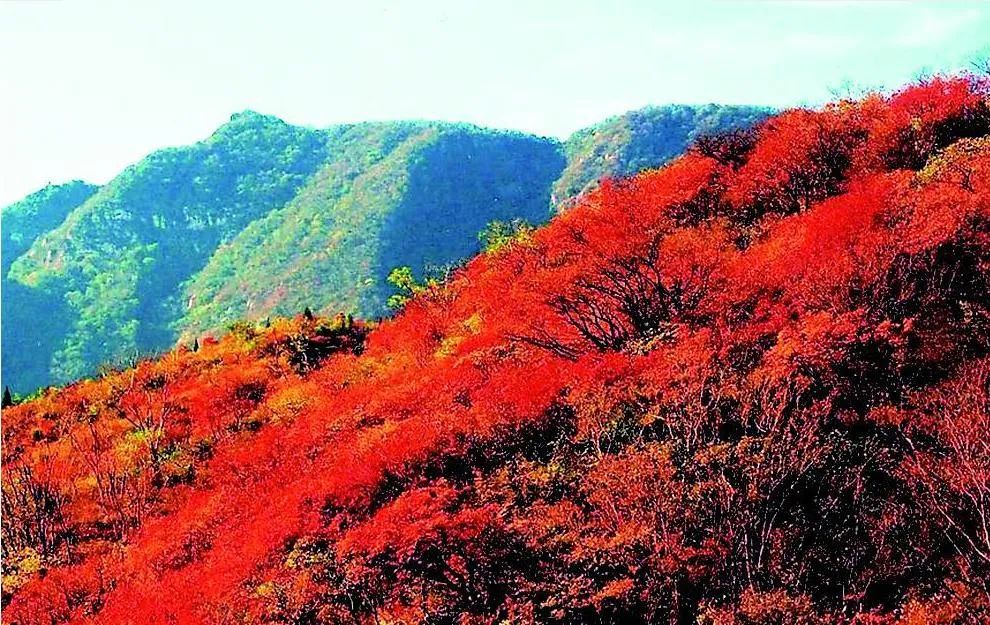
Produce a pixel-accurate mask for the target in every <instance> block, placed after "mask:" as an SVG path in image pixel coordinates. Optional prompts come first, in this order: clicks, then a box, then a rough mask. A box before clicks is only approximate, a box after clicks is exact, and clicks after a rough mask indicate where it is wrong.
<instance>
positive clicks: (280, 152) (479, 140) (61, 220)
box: [2, 106, 765, 392]
mask: <svg viewBox="0 0 990 625" xmlns="http://www.w3.org/2000/svg"><path fill="white" fill-rule="evenodd" d="M764 114H765V111H763V110H762V109H756V108H751V107H719V106H705V107H696V108H693V107H680V106H677V107H659V108H649V109H644V110H642V111H636V112H632V113H628V114H626V115H623V116H621V117H617V118H613V119H610V120H608V121H606V122H603V123H602V124H599V125H596V126H594V127H593V128H590V129H587V130H583V131H580V132H578V133H575V135H574V136H572V137H571V138H570V139H568V140H567V142H565V143H561V142H558V141H555V140H552V139H546V138H539V137H534V136H530V135H524V134H521V133H514V132H503V131H492V130H487V129H482V128H478V127H475V126H470V125H465V124H448V123H440V122H387V123H386V122H383V123H363V124H352V125H342V126H335V127H332V128H329V129H324V130H316V129H310V128H301V127H296V126H291V125H289V124H286V123H284V122H282V121H281V120H278V119H277V118H274V117H270V116H265V115H259V114H257V113H252V112H245V113H239V114H237V115H234V116H233V117H232V118H231V120H230V122H229V123H227V124H225V125H223V126H222V127H221V128H219V129H218V130H217V131H216V132H215V133H214V134H213V135H212V136H211V137H209V138H208V139H206V140H204V141H202V142H199V143H197V144H194V145H191V146H186V147H180V148H171V149H166V150H161V151H158V152H155V153H153V154H151V155H150V156H148V157H147V158H145V159H144V160H142V161H140V162H138V163H136V164H135V165H132V166H131V167H128V168H127V169H126V170H124V171H123V172H122V173H121V174H120V175H119V176H117V177H116V178H115V179H113V180H112V181H110V182H109V183H108V184H106V185H105V186H103V187H100V188H98V189H97V188H96V187H93V186H91V185H85V184H84V183H70V184H69V185H63V186H60V187H48V188H46V189H45V190H43V191H40V192H38V193H36V194H33V195H31V196H29V197H28V198H25V199H24V200H22V201H21V202H18V203H17V204H14V205H12V206H10V207H7V208H6V209H4V211H3V271H4V273H3V276H4V280H3V291H4V292H3V301H2V303H3V321H4V323H3V377H4V382H5V383H7V384H10V385H11V387H12V388H14V389H15V391H19V392H26V391H30V390H33V389H34V388H37V387H38V386H41V385H45V384H50V383H54V382H65V381H68V380H71V379H74V378H77V377H80V376H83V375H88V374H90V373H92V372H93V371H94V370H95V369H96V367H97V366H98V365H100V364H102V363H116V362H119V361H121V360H124V359H128V358H131V357H133V356H135V355H137V354H142V353H146V352H150V351H155V350H159V349H163V348H166V347H169V346H171V345H172V344H174V342H175V341H176V340H178V339H179V338H180V337H181V338H183V339H189V338H190V337H192V336H194V335H199V334H202V333H204V332H211V331H215V330H218V329H221V328H223V327H224V326H225V325H227V324H229V323H230V322H232V321H235V320H238V319H241V318H264V317H266V316H268V315H272V314H291V313H293V312H296V311H298V310H300V309H302V308H303V307H305V306H310V307H311V308H313V309H314V310H323V311H327V312H332V311H336V310H343V311H348V312H352V313H355V314H358V315H362V316H380V315H383V314H385V312H386V307H385V301H386V299H387V298H388V295H389V293H390V289H389V288H388V286H387V284H386V281H385V278H386V276H387V275H388V273H389V271H390V270H391V269H392V268H394V267H396V266H402V265H408V266H410V267H411V268H412V269H413V272H414V273H415V274H417V275H419V276H421V275H422V274H423V272H424V271H425V270H426V269H427V268H429V267H431V266H434V267H439V266H444V265H449V264H451V263H456V262H458V261H460V260H461V259H464V258H466V257H468V256H470V255H471V254H473V253H475V252H476V251H477V250H478V246H479V242H478V237H477V234H478V232H479V231H480V230H482V229H483V228H484V227H485V226H486V224H488V223H489V222H492V221H510V220H520V219H521V220H524V221H528V222H530V223H539V222H542V221H544V220H546V219H547V218H548V217H549V216H550V214H551V212H552V207H557V208H560V207H564V206H566V205H567V204H568V200H569V199H570V198H572V197H574V196H576V195H578V194H580V193H582V192H584V191H586V190H587V189H588V188H590V187H592V186H593V185H594V183H595V182H596V181H597V180H598V179H599V178H601V177H605V176H608V177H614V176H622V175H625V174H627V173H631V172H633V171H638V170H639V169H643V168H646V167H654V166H657V165H660V164H662V163H663V162H665V161H667V160H669V159H670V158H672V157H673V156H675V155H676V154H678V153H680V152H681V151H683V150H684V148H685V147H686V146H687V145H688V143H689V142H690V141H691V140H692V139H693V138H694V137H696V136H697V135H699V134H703V133H708V132H712V131H716V130H719V129H724V128H727V127H730V126H736V125H741V124H747V123H751V122H752V121H754V120H755V119H758V118H759V117H761V116H762V115H764Z"/></svg>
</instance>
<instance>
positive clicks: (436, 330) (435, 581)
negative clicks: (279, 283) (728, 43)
mask: <svg viewBox="0 0 990 625" xmlns="http://www.w3.org/2000/svg"><path fill="white" fill-rule="evenodd" d="M988 232H990V93H988V91H987V89H986V82H985V81H980V80H978V79H975V78H974V79H969V78H951V79H950V78H934V79H930V80H928V81H927V82H924V83H921V84H918V85H915V86H911V87H909V88H906V89H904V90H902V91H899V92H897V93H893V94H890V95H886V96H880V95H874V96H869V97H867V98H866V99H864V100H862V101H858V102H841V103H837V104H835V105H830V106H826V107H824V108H823V109H821V110H814V111H812V110H791V111H785V112H783V113H780V114H779V115H776V116H774V117H773V118H771V119H769V120H768V121H766V122H765V123H764V124H762V125H761V126H760V128H759V129H758V130H756V131H752V132H735V133H730V134H727V135H724V136H722V137H720V138H715V139H712V138H709V139H707V140H705V141H703V142H701V143H699V144H698V146H697V147H696V148H694V149H693V150H691V151H690V152H689V153H688V154H686V155H685V156H683V157H681V158H679V159H677V160H675V161H674V162H673V163H671V164H669V165H668V166H666V167H663V168H661V169H657V170H651V171H647V172H644V173H641V174H639V175H637V176H635V177H633V178H631V179H628V180H625V181H621V182H609V183H606V184H604V185H602V186H601V188H599V189H598V190H596V191H594V192H592V193H591V194H589V195H587V196H585V197H583V198H582V199H581V200H580V202H579V203H578V204H577V205H576V206H574V207H573V208H572V209H570V210H568V211H565V212H563V213H561V214H560V215H558V216H556V217H555V218H553V219H552V220H551V221H550V222H549V223H548V224H547V225H546V226H544V227H542V228H539V229H537V230H536V231H524V232H522V234H520V235H519V236H517V237H515V238H514V239H512V240H510V241H508V242H504V243H503V244H502V245H500V246H498V247H497V249H492V250H490V251H486V252H485V253H483V254H480V255H479V256H477V257H475V258H474V259H473V260H471V261H470V262H468V263H467V264H466V265H465V266H464V267H462V268H460V269H458V270H456V271H454V272H453V273H452V275H451V276H450V277H449V279H448V280H447V281H446V282H445V283H442V284H440V283H435V284H431V285H428V286H426V287H424V288H423V289H421V290H420V291H419V293H418V295H417V296H415V297H414V298H413V299H411V300H410V301H408V302H407V303H406V305H405V307H404V308H403V310H402V311H401V312H400V313H399V314H398V315H397V316H395V317H394V318H392V319H389V320H386V321H384V322H382V323H381V324H377V325H373V326H369V325H365V324H362V323H361V322H359V321H352V320H350V319H348V318H347V317H346V316H343V315H339V316H336V317H334V318H332V319H328V318H321V317H319V316H312V315H308V316H304V315H300V316H298V317H296V318H295V319H288V320H286V319H274V320H272V321H271V322H270V323H259V324H250V323H245V324H238V325H237V326H235V327H234V329H233V331H232V332H231V333H229V334H228V335H226V336H224V337H222V338H221V339H220V340H219V341H217V340H212V339H211V340H204V341H202V342H201V343H200V344H199V345H198V346H197V347H196V349H190V348H188V347H185V346H183V347H179V348H177V349H176V350H175V351H173V352H170V353H169V354H167V355H165V356H164V357H162V358H160V359H157V360H145V361H142V362H140V363H138V364H137V366H136V367H134V368H131V369H126V370H122V371H115V372H108V373H106V374H105V375H104V376H102V377H101V378H99V379H93V380H85V381H80V382H78V383H76V384H73V385H71V386H68V387H66V388H64V389H61V390H50V391H48V392H46V393H44V394H43V395H42V396H40V397H38V398H37V399H35V400H32V401H30V402H26V403H23V404H21V405H17V406H14V407H12V408H7V409H5V410H4V412H3V420H4V434H5V436H4V444H3V469H4V474H5V477H6V479H5V480H4V483H3V497H4V499H3V505H4V521H5V522H4V525H3V532H4V533H3V539H4V554H5V555H4V575H5V577H4V586H3V591H4V599H3V605H4V608H3V619H4V622H5V623H11V624H12V625H14V624H27V623H37V622H46V623H90V624H99V623H113V624H129V623H146V624H156V623H221V622H235V621H236V622H239V623H324V622H327V623H334V622H354V623H382V622H395V623H399V622H402V623H501V622H509V623H514V622H529V623H551V624H565V623H617V622H623V623H636V624H645V623H656V622H667V623H674V624H677V625H691V624H697V623H712V624H714V623H726V624H740V625H741V624H745V625H753V624H760V625H768V624H771V623H773V624H780V623H791V624H797V623H801V624H811V625H818V624H823V625H824V624H825V623H836V622H840V623H871V624H878V625H904V624H906V623H940V624H949V623H981V622H987V621H988V620H990V600H988V596H990V595H988V593H990V587H988V585H987V580H990V561H988V559H987V557H986V554H987V553H990V539H988V537H987V532H986V524H985V519H987V518H990V501H988V498H987V493H988V492H990V490H988V489H990V464H988V454H987V453H986V441H987V440H988V437H990V409H988V407H990V302H988V301H987V297H986V293H987V292H988V289H990V237H988ZM7 476H9V477H7Z"/></svg>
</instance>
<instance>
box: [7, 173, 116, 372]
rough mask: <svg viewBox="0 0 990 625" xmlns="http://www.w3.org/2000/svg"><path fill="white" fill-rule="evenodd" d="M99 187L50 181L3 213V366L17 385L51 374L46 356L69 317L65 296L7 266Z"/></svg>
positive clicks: (49, 356) (49, 355) (80, 182)
mask: <svg viewBox="0 0 990 625" xmlns="http://www.w3.org/2000/svg"><path fill="white" fill-rule="evenodd" d="M96 190H97V187H96V186H95V185H90V184H87V183H85V182H82V181H79V180H76V181H73V182H69V183H67V184H62V185H49V186H47V187H45V188H44V189H42V190H40V191H38V192H36V193H32V194H31V195H29V196H27V197H26V198H24V199H23V200H21V201H19V202H16V203H14V204H11V205H10V206H8V207H6V208H4V209H3V212H2V213H0V220H2V223H0V232H2V236H3V241H2V243H0V250H2V255H3V260H2V274H0V292H2V293H3V315H2V317H3V324H2V326H0V328H2V334H3V336H2V338H0V344H2V345H3V346H4V349H3V351H2V358H3V363H2V365H0V366H2V371H3V372H4V381H5V382H6V383H7V384H8V385H10V384H13V385H14V388H17V389H24V388H34V387H36V386H39V385H40V384H41V383H42V382H43V381H45V380H47V379H48V362H49V359H50V358H51V355H52V354H51V342H50V340H48V337H51V336H57V335H59V334H61V333H63V332H64V331H65V326H66V323H67V319H66V311H65V304H64V302H63V301H62V299H61V298H59V297H58V296H57V295H51V294H47V293H43V292H39V291H37V290H34V289H30V288H27V287H25V286H23V285H22V284H20V283H18V282H15V281H13V280H8V279H7V272H8V271H9V270H10V266H11V265H12V264H13V263H14V261H15V260H16V259H17V258H18V257H19V256H20V255H21V254H23V253H24V252H26V251H27V250H28V249H29V248H30V247H31V245H32V243H34V241H35V240H36V239H37V238H38V237H39V236H41V235H43V234H45V233H47V232H49V231H50V230H53V229H54V228H56V227H57V226H58V225H59V224H60V223H62V222H63V221H64V220H65V218H66V217H67V216H68V215H69V213H71V212H72V211H73V210H74V209H75V208H76V207H78V206H79V205H80V204H82V203H83V202H85V201H86V200H87V199H89V198H90V197H91V196H92V195H93V194H94V193H95V192H96ZM15 372H16V373H15ZM24 381H27V383H24Z"/></svg>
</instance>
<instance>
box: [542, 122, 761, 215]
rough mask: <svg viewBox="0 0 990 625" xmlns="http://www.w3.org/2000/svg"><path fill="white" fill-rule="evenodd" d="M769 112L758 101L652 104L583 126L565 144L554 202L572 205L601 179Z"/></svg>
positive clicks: (658, 161)
mask: <svg viewBox="0 0 990 625" xmlns="http://www.w3.org/2000/svg"><path fill="white" fill-rule="evenodd" d="M769 114H770V109H767V108H762V107H756V106H725V105H718V104H708V105H705V106H685V105H668V106H648V107H646V108H643V109H638V110H635V111H630V112H628V113H626V114H624V115H618V116H616V117H612V118H610V119H607V120H605V121H603V122H601V123H598V124H595V125H594V126H591V127H589V128H585V129H583V130H579V131H577V132H575V133H574V134H573V135H571V136H570V137H568V139H567V141H566V142H565V143H564V152H565V154H566V155H567V167H566V168H565V169H564V171H563V173H562V174H561V176H560V178H559V179H558V180H557V181H556V182H555V183H554V185H553V202H554V205H555V206H556V207H557V208H558V210H559V209H565V208H568V207H569V206H572V205H573V204H574V203H575V202H576V201H577V199H578V198H579V197H580V196H581V195H582V194H585V193H587V192H589V191H591V190H593V189H594V188H596V187H597V186H598V181H599V180H601V179H602V178H623V177H626V176H629V175H632V174H635V173H637V172H639V171H642V170H644V169H649V168H651V167H659V166H660V165H663V164H664V163H666V162H667V161H669V160H671V159H672V158H674V157H675V156H678V155H680V154H681V153H683V152H684V150H685V149H687V147H688V146H689V145H691V144H692V143H694V141H695V140H696V139H698V138H699V137H703V136H705V135H709V134H717V133H720V132H725V131H728V130H733V129H736V128H745V127H749V126H752V125H754V124H756V123H758V122H759V121H761V120H763V119H765V118H766V117H767V116H768V115H769Z"/></svg>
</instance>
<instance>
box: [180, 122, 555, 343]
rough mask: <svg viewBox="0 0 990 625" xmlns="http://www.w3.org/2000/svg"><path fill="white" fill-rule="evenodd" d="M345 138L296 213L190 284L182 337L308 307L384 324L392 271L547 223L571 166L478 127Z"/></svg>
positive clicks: (380, 128) (526, 141)
mask: <svg viewBox="0 0 990 625" xmlns="http://www.w3.org/2000/svg"><path fill="white" fill-rule="evenodd" d="M400 129H401V132H397V131H399V130H400ZM346 138H347V143H348V144H349V145H347V146H344V147H343V149H338V150H336V152H335V156H334V158H333V160H332V161H331V162H330V163H329V164H328V165H327V166H325V168H324V169H323V170H321V171H320V172H319V173H317V175H316V176H314V178H313V179H312V180H311V181H310V183H309V184H308V185H307V186H306V187H305V188H303V189H302V190H301V191H300V192H299V194H298V195H297V197H296V198H295V199H294V200H293V201H292V202H290V203H289V204H287V205H286V206H285V207H283V208H281V209H279V210H276V211H273V212H271V213H269V214H268V215H266V216H265V217H263V218H262V219H260V220H258V221H257V222H255V223H253V224H251V225H250V226H249V227H248V228H246V229H245V230H244V231H243V232H242V233H241V234H240V235H238V236H237V237H236V238H234V239H233V240H232V241H231V242H230V243H229V244H228V245H225V246H223V247H221V248H220V249H219V250H218V251H217V252H216V254H214V256H213V257H212V258H211V259H210V262H209V263H208V264H207V265H206V267H205V268H204V269H203V270H202V271H201V272H199V273H198V274H197V275H196V276H195V278H194V279H193V280H192V281H191V282H190V283H189V285H188V286H187V288H186V294H187V298H188V300H189V301H190V302H193V305H192V306H191V307H190V309H189V310H188V311H187V312H186V314H185V315H184V317H183V318H182V319H180V321H179V327H180V328H181V329H182V330H183V331H185V332H187V333H193V334H200V333H202V332H204V331H206V330H215V329H217V328H222V327H223V325H224V324H225V323H226V322H228V321H229V320H231V319H239V318H250V319H257V318H261V317H265V316H268V315H271V314H291V313H293V312H296V311H299V310H301V309H303V308H304V307H305V306H307V305H309V306H312V307H313V308H321V309H325V310H327V311H329V312H335V311H339V310H342V311H346V312H349V313H354V314H359V315H361V316H365V317H373V316H381V315H383V314H385V313H386V312H387V310H386V308H385V300H386V299H387V297H388V294H389V289H388V286H387V284H386V280H385V279H386V277H387V275H388V273H389V271H390V270H391V269H392V268H394V267H396V266H401V265H407V266H411V267H413V268H414V270H415V271H416V273H417V274H419V273H421V272H422V270H423V269H424V268H426V267H430V266H442V265H445V264H449V263H452V262H456V261H458V260H460V259H462V258H466V257H468V256H471V255H472V254H474V253H476V252H477V251H478V240H477V233H478V232H479V231H481V230H482V229H483V228H484V227H485V225H486V224H487V223H489V222H490V221H493V220H511V219H516V218H518V219H525V220H528V221H530V222H534V223H541V222H543V221H545V220H546V219H547V217H548V216H549V214H548V209H547V206H548V199H549V197H548V196H549V186H550V183H551V182H552V181H553V180H554V179H555V178H556V177H557V176H558V175H559V173H560V170H561V168H562V167H563V165H564V163H563V158H562V157H561V156H560V154H559V150H558V147H557V145H556V144H555V143H554V142H552V141H550V140H542V139H536V138H534V137H528V136H525V135H521V134H513V133H493V132H491V131H485V130H482V129H480V128H475V127H470V126H459V125H449V124H435V123H434V124H417V125H405V126H397V125H381V124H369V125H362V126H358V127H355V128H354V129H353V130H352V131H349V133H348V134H347V137H346Z"/></svg>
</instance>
